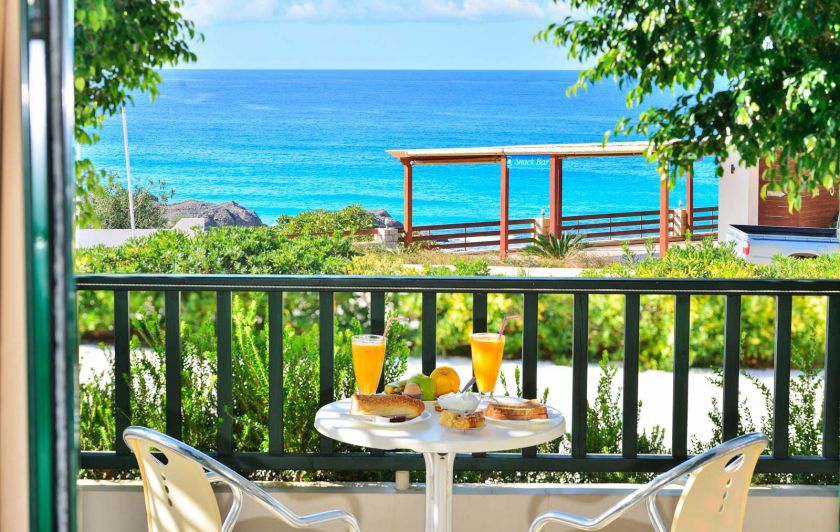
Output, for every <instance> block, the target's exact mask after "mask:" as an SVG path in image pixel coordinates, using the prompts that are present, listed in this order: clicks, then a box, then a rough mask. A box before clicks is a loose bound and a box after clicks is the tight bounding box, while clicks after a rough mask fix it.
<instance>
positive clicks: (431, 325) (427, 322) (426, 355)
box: [422, 292, 437, 375]
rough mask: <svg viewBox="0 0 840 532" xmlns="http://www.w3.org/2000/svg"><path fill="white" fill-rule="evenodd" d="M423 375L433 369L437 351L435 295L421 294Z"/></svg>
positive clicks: (431, 293)
mask: <svg viewBox="0 0 840 532" xmlns="http://www.w3.org/2000/svg"><path fill="white" fill-rule="evenodd" d="M422 314H423V323H422V327H423V353H422V356H423V373H425V374H426V375H429V374H430V373H431V372H432V371H434V369H435V364H436V360H435V359H436V358H437V354H436V350H437V294H436V293H435V292H423V309H422Z"/></svg>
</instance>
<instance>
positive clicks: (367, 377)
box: [351, 334, 385, 395]
mask: <svg viewBox="0 0 840 532" xmlns="http://www.w3.org/2000/svg"><path fill="white" fill-rule="evenodd" d="M351 350H352V352H353V373H355V374H356V386H357V387H358V389H359V393H361V394H365V395H367V394H372V393H376V387H377V386H378V385H379V378H380V376H381V375H382V366H383V365H384V363H385V338H384V337H383V336H380V335H378V334H362V335H359V336H354V337H353V340H352V343H351Z"/></svg>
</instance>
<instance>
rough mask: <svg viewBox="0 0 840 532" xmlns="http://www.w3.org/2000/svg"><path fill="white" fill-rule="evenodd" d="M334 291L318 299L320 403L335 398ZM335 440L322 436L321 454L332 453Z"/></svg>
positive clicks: (325, 402)
mask: <svg viewBox="0 0 840 532" xmlns="http://www.w3.org/2000/svg"><path fill="white" fill-rule="evenodd" d="M333 302H334V296H333V293H332V292H321V293H320V295H319V299H318V334H319V338H318V352H319V356H318V362H319V370H318V373H319V377H318V381H319V389H318V405H319V406H324V405H326V404H329V403H331V402H333V400H335V367H334V365H335V331H334V328H335V310H334V309H333ZM334 449H335V442H334V441H333V440H331V439H330V438H327V437H326V436H321V454H332V453H333V450H334Z"/></svg>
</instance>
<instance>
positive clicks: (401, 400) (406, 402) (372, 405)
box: [350, 393, 425, 419]
mask: <svg viewBox="0 0 840 532" xmlns="http://www.w3.org/2000/svg"><path fill="white" fill-rule="evenodd" d="M424 408H425V406H424V405H423V401H420V400H419V399H414V398H413V397H408V396H407V395H361V394H358V393H357V394H355V395H354V396H353V399H352V400H351V401H350V413H351V414H356V415H361V416H382V417H393V416H405V418H406V419H414V418H416V417H417V416H419V415H420V414H422V413H423V410H424Z"/></svg>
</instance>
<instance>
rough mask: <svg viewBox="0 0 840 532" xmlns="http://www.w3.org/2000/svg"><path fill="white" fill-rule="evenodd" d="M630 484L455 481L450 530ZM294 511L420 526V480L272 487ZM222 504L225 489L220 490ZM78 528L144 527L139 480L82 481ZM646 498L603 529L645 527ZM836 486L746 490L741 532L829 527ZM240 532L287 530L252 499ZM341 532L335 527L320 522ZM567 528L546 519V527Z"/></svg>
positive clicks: (501, 521) (518, 523) (591, 507)
mask: <svg viewBox="0 0 840 532" xmlns="http://www.w3.org/2000/svg"><path fill="white" fill-rule="evenodd" d="M632 489H634V488H633V487H631V486H625V485H601V486H598V485H565V486H558V485H553V484H552V485H546V484H515V485H477V484H466V485H460V486H455V500H454V505H453V512H452V513H453V529H454V530H457V531H459V532H495V531H500V532H517V531H522V532H525V531H527V530H528V526H529V524H530V523H531V520H533V518H534V517H536V515H537V514H539V513H540V512H543V511H546V510H549V509H552V510H561V511H567V512H573V513H576V514H580V515H586V516H595V515H597V514H598V513H600V512H601V511H603V510H604V509H606V508H608V507H609V506H611V505H612V504H615V503H616V502H617V501H618V500H619V499H620V498H622V497H624V496H626V495H627V494H628V493H630V491H632ZM269 491H270V492H271V493H272V494H273V495H274V496H275V497H276V498H277V499H278V500H280V501H281V502H282V503H283V504H285V505H287V506H288V507H289V508H291V509H292V510H293V511H295V512H297V513H312V512H318V511H323V510H327V509H344V510H349V511H351V512H353V513H354V514H355V515H356V516H357V518H358V519H359V521H360V524H361V527H362V530H364V531H365V532H395V531H399V532H420V531H422V530H423V504H424V492H423V486H422V484H421V485H413V486H412V487H411V488H409V489H407V490H404V491H397V490H395V489H394V485H393V484H389V483H383V484H353V485H349V484H344V485H342V484H332V485H323V484H321V485H313V484H294V485H289V484H287V485H284V486H282V487H279V488H277V487H275V488H272V489H270V490H269ZM678 494H679V491H678V490H677V489H673V490H666V491H665V492H664V493H663V496H662V497H661V501H660V508H661V509H662V513H663V517H665V519H669V518H670V516H671V515H673V508H674V506H675V505H676V500H677V496H678ZM219 499H220V504H221V505H222V507H223V511H226V509H227V507H228V505H229V496H228V495H226V494H220V496H219ZM79 506H80V520H81V523H80V526H79V530H80V531H81V532H106V531H107V532H112V531H114V530H119V531H120V532H144V531H145V530H146V516H145V509H144V505H143V493H142V487H141V485H140V484H139V483H137V482H107V483H102V482H92V481H80V482H79ZM223 515H224V514H223ZM649 523H650V521H649V520H648V517H647V513H646V511H645V508H644V504H642V505H640V506H639V507H637V508H635V509H633V510H632V511H630V512H629V513H628V514H627V517H625V518H623V519H620V520H618V521H616V522H615V523H613V524H612V525H610V526H608V527H606V528H605V529H604V530H606V531H608V532H610V531H611V532H619V531H621V532H643V531H644V532H648V531H650V530H652V528H651V525H650V524H649ZM837 525H838V519H837V487H836V486H786V487H759V488H753V489H752V490H751V491H750V498H749V501H748V503H747V516H746V522H745V524H744V532H767V531H773V532H787V531H790V532H804V531H809V532H812V531H813V532H819V531H826V532H833V531H836V530H837ZM236 530H237V531H238V532H269V531H274V532H277V531H285V530H290V529H288V528H286V527H283V526H280V525H279V524H278V522H277V521H275V520H273V519H270V518H269V517H268V515H267V514H266V512H265V511H264V510H262V509H261V508H259V507H258V506H257V505H256V504H254V503H253V502H251V503H248V502H246V503H245V507H244V508H243V512H242V515H241V517H240V521H239V525H238V526H237V527H236ZM316 530H322V531H330V532H332V531H336V532H338V531H341V530H342V528H341V527H339V526H332V527H323V528H317V529H316ZM549 530H550V531H551V532H554V531H555V530H556V531H558V532H559V531H560V530H565V529H563V528H562V527H557V526H553V527H552V526H549V527H547V529H546V532H549Z"/></svg>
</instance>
